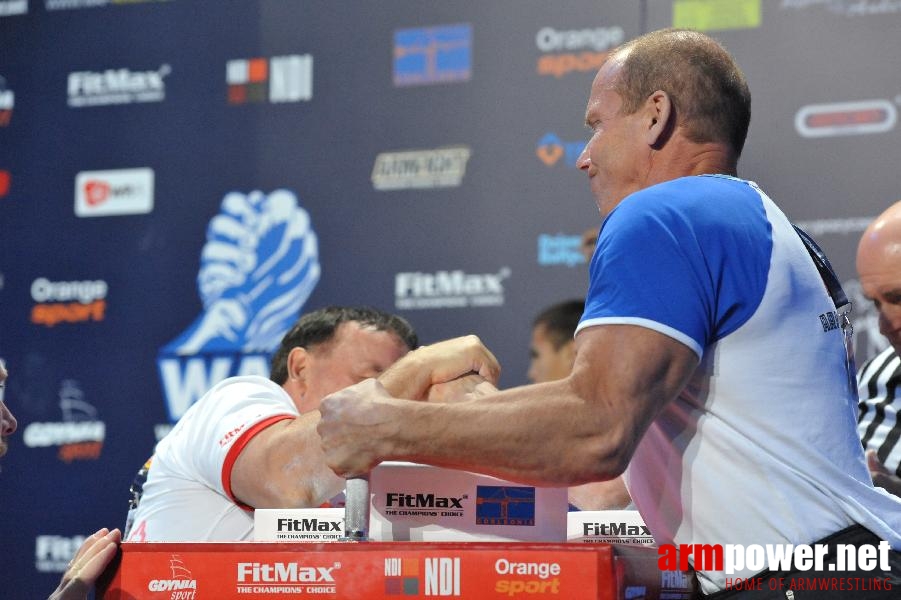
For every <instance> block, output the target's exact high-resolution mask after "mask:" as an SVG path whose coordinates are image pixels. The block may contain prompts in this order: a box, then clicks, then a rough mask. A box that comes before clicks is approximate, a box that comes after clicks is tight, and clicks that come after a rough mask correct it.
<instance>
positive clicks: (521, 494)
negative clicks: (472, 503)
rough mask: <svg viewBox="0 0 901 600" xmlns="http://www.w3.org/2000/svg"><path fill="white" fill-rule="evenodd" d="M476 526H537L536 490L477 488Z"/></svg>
mask: <svg viewBox="0 0 901 600" xmlns="http://www.w3.org/2000/svg"><path fill="white" fill-rule="evenodd" d="M476 524H478V525H520V526H533V525H535V488H533V487H527V486H522V487H519V486H516V487H514V486H494V485H480V486H477V489H476Z"/></svg>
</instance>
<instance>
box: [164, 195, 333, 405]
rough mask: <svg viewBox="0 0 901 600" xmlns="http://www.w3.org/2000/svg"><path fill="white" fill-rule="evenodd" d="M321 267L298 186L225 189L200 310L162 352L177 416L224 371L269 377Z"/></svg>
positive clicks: (207, 250) (201, 282)
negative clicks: (244, 191) (292, 189)
mask: <svg viewBox="0 0 901 600" xmlns="http://www.w3.org/2000/svg"><path fill="white" fill-rule="evenodd" d="M319 272H320V267H319V246H318V242H317V238H316V234H315V232H314V231H313V229H312V227H311V226H310V217H309V215H308V214H307V211H306V210H304V209H303V208H301V207H300V206H298V204H297V197H296V196H295V195H294V193H293V192H290V191H288V190H276V191H274V192H272V193H270V194H264V193H263V192H260V191H255V192H251V193H249V194H241V193H239V192H232V193H230V194H227V195H226V196H225V198H224V199H223V200H222V206H221V209H220V212H219V214H218V215H216V216H215V217H213V218H212V219H211V220H210V223H209V225H208V227H207V242H206V244H205V245H204V247H203V250H202V252H201V259H200V271H199V273H198V274H197V287H198V289H199V292H200V298H201V300H202V301H203V311H202V312H201V313H200V315H199V316H198V317H197V318H196V319H195V320H194V322H193V323H191V325H189V326H188V328H187V329H185V331H183V332H182V333H181V334H179V335H178V336H176V338H175V339H173V340H172V341H171V342H169V343H168V344H166V345H165V346H164V347H163V348H161V349H160V352H159V355H158V358H157V367H158V369H159V374H160V380H161V382H162V386H163V391H164V393H165V395H166V404H167V408H168V411H169V417H170V419H171V420H172V421H173V422H175V421H177V420H178V419H179V418H180V417H181V416H182V415H183V414H184V413H185V411H187V410H188V408H189V407H190V406H191V405H192V404H193V403H194V402H196V401H197V400H198V399H199V398H200V396H202V395H203V394H204V393H205V392H206V391H207V390H208V389H209V388H210V387H212V386H213V385H215V384H216V383H218V382H220V381H222V380H223V379H225V378H226V377H231V376H234V375H261V376H264V377H265V376H268V374H269V356H270V354H271V353H272V352H273V351H274V350H275V348H276V347H277V346H278V344H279V342H280V341H281V339H282V337H283V336H284V335H285V332H287V331H288V329H289V328H290V327H291V325H292V324H293V323H294V321H295V320H296V319H297V315H298V313H299V312H300V309H301V307H302V306H303V304H304V303H305V302H306V301H307V298H308V297H309V296H310V293H311V292H312V291H313V288H314V287H315V286H316V283H317V282H318V281H319Z"/></svg>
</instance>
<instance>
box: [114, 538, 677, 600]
mask: <svg viewBox="0 0 901 600" xmlns="http://www.w3.org/2000/svg"><path fill="white" fill-rule="evenodd" d="M693 585H694V582H693V580H692V579H691V578H690V577H689V576H687V575H686V574H684V573H678V572H676V573H674V572H661V571H659V570H658V568H657V552H656V550H655V549H652V548H638V547H634V548H633V547H628V546H619V545H616V546H614V545H609V544H590V545H589V544H533V543H482V542H479V543H451V542H442V543H425V542H423V543H410V542H364V543H332V544H304V543H258V542H257V543H235V544H213V543H193V544H189V543H177V544H159V543H125V544H122V546H121V552H120V553H119V556H118V557H117V558H116V560H115V561H114V563H113V564H112V565H111V566H110V569H109V570H108V571H107V573H106V574H105V577H104V578H103V580H102V581H101V583H100V585H99V586H98V595H97V597H98V598H102V599H104V600H132V599H137V598H140V599H144V598H147V599H151V600H152V599H157V598H159V599H164V598H165V599H167V600H179V599H185V600H189V599H190V600H195V599H201V598H208V599H214V600H226V599H230V598H240V599H248V598H286V597H290V596H306V597H313V598H322V599H326V598H328V599H347V600H377V599H385V600H404V599H407V598H431V597H436V598H437V597H449V598H453V597H459V598H508V599H509V598H557V599H562V600H582V599H585V600H588V599H591V600H655V599H666V600H680V599H684V600H687V599H689V598H693V597H694V592H693Z"/></svg>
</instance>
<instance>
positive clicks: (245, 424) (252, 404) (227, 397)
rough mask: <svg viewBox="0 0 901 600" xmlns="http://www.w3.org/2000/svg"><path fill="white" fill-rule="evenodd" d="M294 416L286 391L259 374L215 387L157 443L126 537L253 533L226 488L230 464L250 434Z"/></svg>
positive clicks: (233, 537) (206, 538) (248, 512)
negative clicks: (131, 525) (129, 530)
mask: <svg viewBox="0 0 901 600" xmlns="http://www.w3.org/2000/svg"><path fill="white" fill-rule="evenodd" d="M297 416H299V413H298V412H297V408H296V407H295V406H294V402H293V401H292V400H291V397H290V396H289V395H288V394H287V392H285V390H284V389H282V387H281V386H279V385H278V384H276V383H274V382H272V381H270V380H268V379H266V378H264V377H258V376H242V377H231V378H229V379H226V380H224V381H222V382H221V383H219V384H217V385H215V386H214V387H213V388H212V389H210V391H209V392H207V393H206V394H204V396H203V397H202V398H201V399H200V400H198V401H197V403H195V404H194V405H193V406H191V408H189V409H188V411H187V412H186V413H185V414H184V416H183V417H182V418H181V419H180V420H179V422H178V423H177V424H176V425H175V427H174V428H173V429H172V431H171V432H170V433H169V435H167V436H166V437H165V438H163V439H162V440H161V441H160V443H159V444H158V445H157V447H156V452H155V453H154V456H153V463H152V464H151V467H150V471H149V474H148V476H147V482H146V483H145V484H144V493H143V496H142V497H141V501H140V503H139V504H138V508H137V511H136V512H135V515H134V526H133V527H132V530H131V533H130V534H129V537H128V540H127V541H129V542H139V541H146V542H180V541H188V542H218V541H240V540H250V539H253V510H252V509H251V508H250V507H248V506H244V505H241V504H240V503H238V501H237V500H236V499H235V497H234V495H233V494H232V490H231V471H232V467H234V464H235V460H237V458H238V455H239V454H240V453H241V450H242V449H243V448H244V447H245V446H246V445H247V443H248V442H249V441H250V440H251V439H252V438H253V436H255V435H256V434H257V433H259V432H260V431H262V430H263V429H265V428H266V427H269V426H270V425H272V424H273V423H277V422H278V421H281V420H284V419H293V418H296V417H297Z"/></svg>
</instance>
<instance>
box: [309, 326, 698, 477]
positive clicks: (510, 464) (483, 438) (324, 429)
mask: <svg viewBox="0 0 901 600" xmlns="http://www.w3.org/2000/svg"><path fill="white" fill-rule="evenodd" d="M402 362H403V361H401V363H402ZM401 363H398V364H401ZM696 365H697V356H696V355H695V354H694V353H693V352H692V351H691V350H690V349H689V348H688V347H686V346H684V345H683V344H681V343H679V342H677V341H675V340H673V339H672V338H669V337H667V336H665V335H663V334H660V333H657V332H655V331H653V330H650V329H646V328H643V327H638V326H632V325H604V326H597V327H590V328H587V329H585V330H583V331H582V332H580V333H579V335H578V336H577V338H576V362H575V365H574V367H573V372H572V374H571V375H570V376H569V377H568V378H567V379H564V380H560V381H555V382H550V383H544V384H538V385H531V386H524V387H519V388H513V389H510V390H506V391H503V392H498V393H497V394H494V395H490V396H486V397H482V398H480V399H478V400H474V401H466V402H459V403H453V404H432V403H420V402H409V401H406V400H400V399H397V398H393V397H391V396H389V395H388V394H387V393H386V392H385V390H384V388H381V387H379V386H377V385H376V384H375V383H374V382H373V381H372V380H370V381H368V382H363V383H362V384H359V385H357V386H353V387H351V388H347V389H346V390H343V391H342V392H339V393H338V394H335V395H333V396H330V397H328V398H326V400H325V401H324V402H323V405H322V410H323V420H322V423H321V424H320V427H319V431H320V434H322V437H323V444H324V446H323V447H324V449H325V452H326V456H327V460H328V462H329V465H330V466H331V467H332V468H333V469H335V471H336V472H338V473H342V474H347V475H352V474H358V473H362V472H365V471H368V470H369V469H371V468H372V467H373V466H374V465H375V464H377V463H378V462H380V461H382V460H409V461H414V462H422V463H427V464H433V465H438V466H445V467H452V468H458V469H466V470H472V471H478V472H482V473H487V474H489V475H494V476H497V477H502V478H505V479H510V480H513V481H521V482H524V483H532V484H539V485H572V484H578V483H584V482H588V481H595V480H603V479H610V478H613V477H615V476H617V475H619V474H620V473H622V471H623V470H624V469H625V467H626V465H627V464H628V462H629V459H630V458H631V456H632V453H633V452H634V450H635V447H636V446H637V444H638V442H639V440H640V439H641V437H642V435H643V434H644V432H645V431H646V430H647V428H648V426H649V425H650V423H651V422H652V421H653V419H654V418H655V417H656V415H657V414H658V413H659V411H660V410H661V409H662V408H663V406H664V405H665V404H666V403H667V402H669V401H671V400H672V399H673V398H675V397H676V395H677V394H678V393H679V392H680V391H681V390H682V388H683V387H684V386H685V384H686V382H687V381H688V378H689V376H690V375H691V373H692V372H693V371H694V369H695V367H696ZM364 431H365V434H364Z"/></svg>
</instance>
